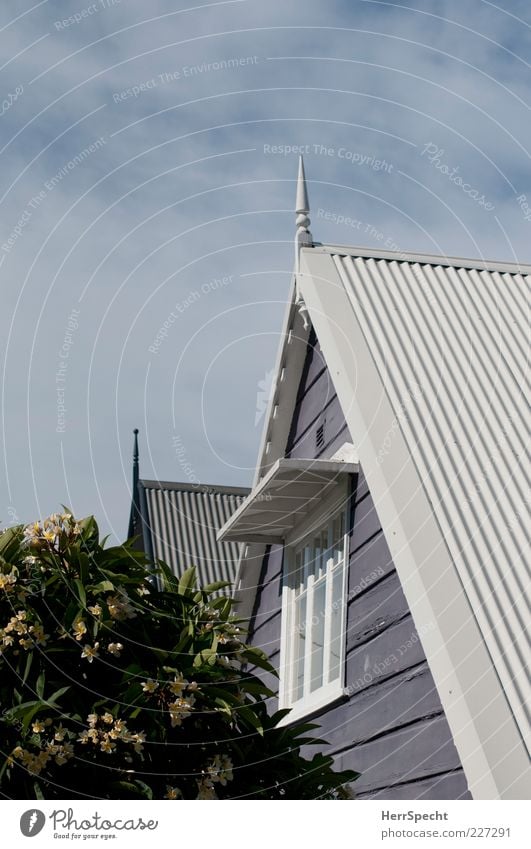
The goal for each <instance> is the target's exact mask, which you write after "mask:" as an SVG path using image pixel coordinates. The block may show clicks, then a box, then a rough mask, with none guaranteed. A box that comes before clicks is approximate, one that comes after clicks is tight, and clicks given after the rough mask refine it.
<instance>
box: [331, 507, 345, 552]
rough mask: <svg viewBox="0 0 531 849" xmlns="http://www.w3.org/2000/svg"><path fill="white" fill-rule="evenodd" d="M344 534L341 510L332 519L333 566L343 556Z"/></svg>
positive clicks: (343, 518)
mask: <svg viewBox="0 0 531 849" xmlns="http://www.w3.org/2000/svg"><path fill="white" fill-rule="evenodd" d="M344 536H345V517H344V514H343V511H341V513H340V514H339V516H337V518H335V519H334V527H333V538H334V566H337V564H338V563H339V562H340V561H341V560H342V558H343V543H344Z"/></svg>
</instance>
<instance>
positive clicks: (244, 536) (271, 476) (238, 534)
mask: <svg viewBox="0 0 531 849" xmlns="http://www.w3.org/2000/svg"><path fill="white" fill-rule="evenodd" d="M357 471H358V463H354V462H344V461H342V460H306V459H300V460H293V459H290V458H281V459H279V460H277V461H276V463H275V464H274V466H273V467H272V468H271V469H270V471H269V472H268V473H267V475H265V477H263V478H262V480H261V481H260V483H259V484H257V485H256V486H255V488H254V489H253V490H252V492H250V493H249V495H248V496H247V498H245V500H244V501H243V502H242V504H240V506H239V507H238V509H237V510H236V511H235V512H234V513H233V514H232V516H231V517H230V519H229V520H228V521H227V522H226V523H225V524H224V525H223V527H222V528H221V529H220V530H219V532H218V540H223V541H224V542H228V541H234V542H261V543H269V544H272V543H282V542H283V541H284V539H285V537H286V534H288V533H289V532H290V531H291V530H292V529H293V528H294V527H295V525H296V524H297V523H298V522H300V521H301V519H302V518H303V517H304V516H305V515H306V514H307V513H309V512H310V510H313V508H314V507H317V506H318V504H319V502H320V501H322V500H323V499H324V498H326V497H327V496H328V495H329V494H331V492H332V491H333V488H334V487H336V486H337V485H338V484H339V482H340V481H341V479H342V478H343V476H344V475H349V474H355V473H356V472H357Z"/></svg>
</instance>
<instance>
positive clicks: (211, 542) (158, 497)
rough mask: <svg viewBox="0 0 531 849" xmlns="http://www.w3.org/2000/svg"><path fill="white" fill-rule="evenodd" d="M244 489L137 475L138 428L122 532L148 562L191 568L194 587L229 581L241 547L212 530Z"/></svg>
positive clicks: (181, 569)
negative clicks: (128, 508) (127, 512)
mask: <svg viewBox="0 0 531 849" xmlns="http://www.w3.org/2000/svg"><path fill="white" fill-rule="evenodd" d="M248 493H249V489H247V488H245V487H230V486H209V485H207V484H199V483H172V482H169V481H154V480H144V479H142V478H140V469H139V455H138V430H135V432H134V450H133V486H132V502H131V512H130V517H129V528H128V533H127V536H128V538H129V539H131V538H133V537H135V538H136V539H137V546H138V548H139V549H140V550H142V551H145V553H146V554H147V556H148V557H149V559H150V560H152V561H153V562H156V561H157V560H163V561H164V562H165V563H166V564H167V565H168V566H169V567H170V569H171V570H172V572H173V573H174V575H177V576H180V575H182V573H183V572H184V571H185V570H186V569H188V567H189V566H195V567H196V569H197V580H198V584H199V585H200V586H206V585H207V584H211V583H214V582H216V581H230V583H231V584H234V580H235V576H236V568H237V565H238V562H239V559H240V556H241V549H242V546H241V545H240V544H239V543H237V542H220V541H219V540H218V539H217V533H218V531H219V529H220V528H221V527H222V526H223V524H224V523H225V522H226V521H227V519H228V518H229V517H230V516H231V514H232V513H233V512H234V511H235V510H236V509H237V507H238V506H239V505H240V504H241V503H242V501H243V499H244V498H245V496H246V495H247V494H248Z"/></svg>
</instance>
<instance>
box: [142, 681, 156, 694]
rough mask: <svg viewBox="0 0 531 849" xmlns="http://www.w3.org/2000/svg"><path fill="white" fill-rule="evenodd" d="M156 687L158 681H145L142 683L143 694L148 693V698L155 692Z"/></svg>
mask: <svg viewBox="0 0 531 849" xmlns="http://www.w3.org/2000/svg"><path fill="white" fill-rule="evenodd" d="M158 686H159V685H158V681H154V680H153V678H148V679H147V681H144V682H143V683H142V689H143V691H144V693H148V694H149V695H150V696H151V695H152V694H153V693H154V692H155V690H156V689H157V688H158Z"/></svg>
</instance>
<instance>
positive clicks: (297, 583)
mask: <svg viewBox="0 0 531 849" xmlns="http://www.w3.org/2000/svg"><path fill="white" fill-rule="evenodd" d="M302 577H303V576H302V553H301V552H300V551H298V552H297V554H296V555H295V569H294V572H293V584H292V586H293V589H294V590H295V595H299V593H300V592H301V589H302Z"/></svg>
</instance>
